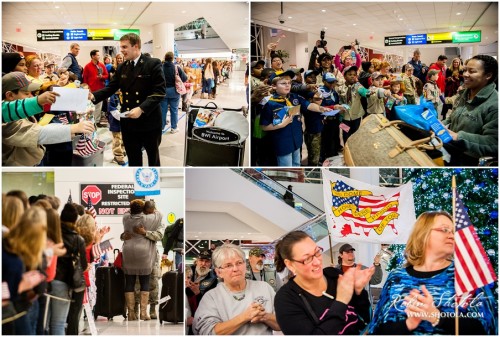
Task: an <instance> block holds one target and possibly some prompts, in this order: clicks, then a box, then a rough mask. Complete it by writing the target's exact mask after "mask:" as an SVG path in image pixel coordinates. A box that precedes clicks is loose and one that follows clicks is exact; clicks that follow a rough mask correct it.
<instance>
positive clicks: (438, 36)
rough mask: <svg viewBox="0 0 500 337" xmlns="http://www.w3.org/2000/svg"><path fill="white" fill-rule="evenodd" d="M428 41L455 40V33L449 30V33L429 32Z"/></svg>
mask: <svg viewBox="0 0 500 337" xmlns="http://www.w3.org/2000/svg"><path fill="white" fill-rule="evenodd" d="M427 41H428V42H431V43H432V42H434V41H449V42H451V41H453V33H451V32H447V33H430V34H427Z"/></svg>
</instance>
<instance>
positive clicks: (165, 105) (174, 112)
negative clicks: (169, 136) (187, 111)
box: [160, 88, 181, 129]
mask: <svg viewBox="0 0 500 337" xmlns="http://www.w3.org/2000/svg"><path fill="white" fill-rule="evenodd" d="M168 89H170V88H167V90H168ZM174 90H175V88H174ZM167 96H168V91H167ZM180 99H181V95H177V96H176V97H175V98H171V97H165V98H164V99H163V100H162V101H161V103H160V106H161V122H162V124H161V126H162V127H161V128H162V129H164V128H165V125H167V112H168V110H169V109H170V123H172V129H177V119H178V112H179V101H180Z"/></svg>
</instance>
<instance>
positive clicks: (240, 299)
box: [233, 293, 245, 302]
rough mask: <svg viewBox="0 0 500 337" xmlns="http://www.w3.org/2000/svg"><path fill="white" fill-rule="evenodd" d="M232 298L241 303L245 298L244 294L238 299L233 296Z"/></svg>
mask: <svg viewBox="0 0 500 337" xmlns="http://www.w3.org/2000/svg"><path fill="white" fill-rule="evenodd" d="M233 298H234V299H235V300H236V301H238V302H239V301H243V299H244V298H245V293H243V295H241V296H240V297H238V296H236V295H233Z"/></svg>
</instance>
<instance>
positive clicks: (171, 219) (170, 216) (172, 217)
mask: <svg viewBox="0 0 500 337" xmlns="http://www.w3.org/2000/svg"><path fill="white" fill-rule="evenodd" d="M167 221H168V223H169V224H173V223H174V222H175V214H174V213H172V212H170V213H168V215H167Z"/></svg>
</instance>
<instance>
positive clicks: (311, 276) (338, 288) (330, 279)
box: [274, 231, 375, 335]
mask: <svg viewBox="0 0 500 337" xmlns="http://www.w3.org/2000/svg"><path fill="white" fill-rule="evenodd" d="M322 253H323V248H321V247H318V245H317V244H316V243H315V242H314V241H313V240H312V239H311V237H310V236H309V235H307V234H306V233H304V232H301V231H293V232H290V233H288V234H287V235H285V236H284V237H283V239H281V241H280V242H279V243H278V244H277V245H276V253H275V254H276V255H275V264H276V270H277V271H278V272H281V271H283V270H284V269H285V267H286V268H288V269H289V270H290V271H291V272H292V273H293V274H294V275H295V276H294V277H292V278H291V279H290V280H289V281H288V282H287V283H286V284H285V285H284V286H283V287H281V288H280V290H279V291H278V293H277V294H276V300H275V303H274V307H275V309H276V319H277V321H278V324H279V326H280V327H281V330H282V331H283V333H284V334H285V335H338V334H340V335H358V334H360V333H362V332H363V330H364V328H365V327H366V325H367V323H368V322H369V321H370V301H369V299H368V293H367V292H366V290H365V289H364V287H365V285H366V284H367V283H368V282H369V281H370V278H371V276H372V275H373V273H374V271H375V269H374V267H370V268H367V269H364V270H361V268H360V267H361V266H358V267H356V268H351V269H349V270H348V271H346V272H345V273H344V274H343V275H341V274H340V272H339V271H338V270H336V269H334V268H332V267H327V268H324V269H323V259H322Z"/></svg>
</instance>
